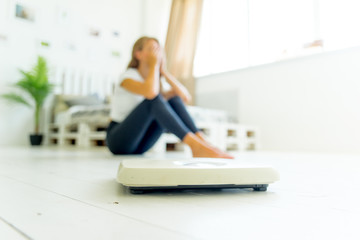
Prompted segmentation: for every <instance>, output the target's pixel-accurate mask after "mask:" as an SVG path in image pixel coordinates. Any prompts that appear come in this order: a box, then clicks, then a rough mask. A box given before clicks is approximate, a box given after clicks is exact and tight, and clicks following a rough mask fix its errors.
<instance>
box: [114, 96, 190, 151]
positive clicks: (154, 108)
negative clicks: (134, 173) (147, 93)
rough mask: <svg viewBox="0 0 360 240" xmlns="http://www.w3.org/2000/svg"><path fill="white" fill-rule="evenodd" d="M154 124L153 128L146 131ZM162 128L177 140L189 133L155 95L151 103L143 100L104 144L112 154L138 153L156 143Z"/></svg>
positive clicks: (162, 99)
mask: <svg viewBox="0 0 360 240" xmlns="http://www.w3.org/2000/svg"><path fill="white" fill-rule="evenodd" d="M154 121H156V124H154V125H153V126H152V128H150V126H151V125H152V124H153V122H154ZM159 128H160V129H161V130H160V129H159ZM163 128H166V129H168V130H169V131H170V132H172V133H173V134H175V135H176V136H177V137H178V138H179V139H181V140H182V139H183V138H184V137H185V135H186V134H187V133H188V132H190V130H189V129H188V128H187V127H186V126H185V125H184V123H183V122H182V121H181V119H180V118H179V117H178V116H177V114H176V113H175V112H174V111H173V110H172V108H171V107H170V106H169V104H168V103H167V102H166V101H165V99H164V98H163V97H162V96H161V95H159V96H157V97H156V98H154V99H151V100H147V99H146V100H144V101H143V102H142V103H140V104H139V105H138V106H137V107H136V108H135V109H134V110H133V111H132V112H131V113H130V114H129V116H128V117H127V118H126V119H125V120H124V121H123V122H122V123H120V124H117V125H116V126H114V127H112V129H110V130H109V132H108V134H107V144H108V147H109V149H110V151H111V152H113V153H114V154H135V153H139V152H142V151H144V149H148V148H150V147H151V146H152V145H153V144H154V143H155V142H156V140H157V139H158V138H159V137H160V135H161V134H160V132H162V130H163ZM153 134H155V135H153Z"/></svg>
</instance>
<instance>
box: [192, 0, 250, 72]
mask: <svg viewBox="0 0 360 240" xmlns="http://www.w3.org/2000/svg"><path fill="white" fill-rule="evenodd" d="M203 4H204V5H203V14H202V21H201V26H200V33H199V40H198V44H197V50H196V54H195V59H194V75H195V76H200V75H207V74H210V73H217V72H224V71H230V70H233V69H237V68H242V67H246V66H247V64H248V49H249V47H248V17H247V11H248V6H247V0H225V1H219V0H205V1H204V3H203ZM210 69H211V71H210Z"/></svg>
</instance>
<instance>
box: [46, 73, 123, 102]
mask: <svg viewBox="0 0 360 240" xmlns="http://www.w3.org/2000/svg"><path fill="white" fill-rule="evenodd" d="M117 77H118V76H115V75H113V74H109V73H106V72H100V71H91V70H83V69H76V68H72V67H56V68H55V72H54V74H53V79H51V82H52V83H54V84H56V87H55V91H54V93H55V94H61V95H79V96H85V95H89V94H94V93H96V94H98V95H99V96H110V95H111V94H112V92H113V87H114V83H115V82H116V80H117Z"/></svg>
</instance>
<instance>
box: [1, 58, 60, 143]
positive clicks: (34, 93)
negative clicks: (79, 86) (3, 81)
mask: <svg viewBox="0 0 360 240" xmlns="http://www.w3.org/2000/svg"><path fill="white" fill-rule="evenodd" d="M19 71H20V73H21V74H22V78H21V79H20V80H19V81H18V82H16V83H14V85H13V86H14V87H16V88H17V89H20V90H21V91H22V92H24V93H26V95H25V96H23V95H21V94H18V93H16V92H11V93H7V94H3V95H1V97H3V98H5V99H7V100H9V101H11V102H14V103H19V104H22V105H25V106H27V107H30V108H34V110H35V112H34V117H35V129H34V133H33V134H30V142H31V145H40V144H41V142H42V138H43V135H42V134H40V115H41V110H42V106H43V104H44V102H45V99H46V97H47V96H48V95H49V94H50V93H51V92H52V90H53V88H54V85H53V84H51V83H49V81H48V66H47V63H46V60H45V58H43V57H41V56H39V57H38V59H37V65H35V66H34V67H33V68H32V70H31V71H29V72H25V71H23V70H19Z"/></svg>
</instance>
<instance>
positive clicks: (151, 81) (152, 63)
mask: <svg viewBox="0 0 360 240" xmlns="http://www.w3.org/2000/svg"><path fill="white" fill-rule="evenodd" d="M160 59H161V56H160V53H159V49H155V48H154V49H152V51H151V52H150V54H149V56H148V57H147V59H146V60H147V64H148V66H149V71H148V74H147V76H146V77H145V79H144V82H139V81H136V80H134V79H129V78H127V79H124V80H123V81H122V82H121V84H120V86H121V87H123V88H125V89H126V90H128V91H130V92H132V93H135V94H139V95H142V96H144V97H145V98H147V99H153V98H155V97H156V96H157V95H159V93H160Z"/></svg>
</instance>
